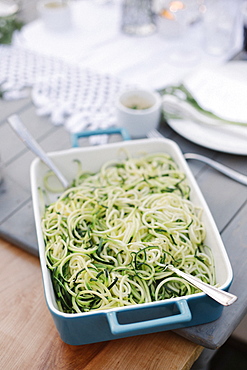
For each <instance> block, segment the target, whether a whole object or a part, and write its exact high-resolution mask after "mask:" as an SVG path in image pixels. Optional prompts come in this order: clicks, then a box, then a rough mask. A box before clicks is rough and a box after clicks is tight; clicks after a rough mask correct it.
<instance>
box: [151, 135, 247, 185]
mask: <svg viewBox="0 0 247 370" xmlns="http://www.w3.org/2000/svg"><path fill="white" fill-rule="evenodd" d="M147 137H149V138H164V136H163V135H162V134H161V133H160V132H159V131H157V130H151V131H149V132H148V134H147ZM184 158H185V159H196V160H197V161H200V162H203V163H206V164H207V165H208V166H210V167H212V168H214V169H215V170H217V171H219V172H221V173H223V174H224V175H225V176H228V177H230V178H231V179H233V180H235V181H237V182H239V183H240V184H243V185H247V176H246V175H243V174H242V173H240V172H237V171H235V170H233V169H232V168H230V167H227V166H225V165H224V164H221V163H219V162H217V161H214V160H213V159H210V158H208V157H205V156H204V155H200V154H195V153H184Z"/></svg>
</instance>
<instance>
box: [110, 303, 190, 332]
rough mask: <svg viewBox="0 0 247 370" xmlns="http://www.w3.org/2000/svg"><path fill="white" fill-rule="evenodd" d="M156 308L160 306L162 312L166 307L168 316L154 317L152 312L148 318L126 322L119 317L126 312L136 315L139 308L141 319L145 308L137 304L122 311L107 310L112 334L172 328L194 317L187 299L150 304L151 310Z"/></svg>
mask: <svg viewBox="0 0 247 370" xmlns="http://www.w3.org/2000/svg"><path fill="white" fill-rule="evenodd" d="M155 308H158V309H159V310H160V312H162V309H164V312H166V316H165V317H159V318H154V317H153V315H152V313H151V318H150V319H148V320H144V321H143V320H142V321H138V319H137V320H135V321H134V322H129V323H124V322H123V321H122V322H120V321H121V319H119V318H120V316H122V315H123V316H124V313H128V316H132V317H134V316H135V315H133V314H134V311H135V310H137V311H136V312H137V316H138V317H139V319H140V318H141V317H142V310H143V309H141V308H140V306H139V305H137V306H134V307H133V308H129V307H126V309H125V310H121V312H120V311H109V312H107V314H106V316H107V319H108V322H109V326H110V330H111V332H112V334H113V335H118V334H121V335H122V334H131V333H133V334H134V333H136V334H138V332H140V333H141V332H143V331H145V330H148V331H149V332H150V329H155V330H157V329H161V330H170V329H171V328H173V327H174V325H176V324H181V323H185V322H188V321H191V318H192V314H191V311H190V309H189V306H188V303H187V301H186V300H178V301H175V302H172V303H164V302H157V304H155V305H152V306H150V308H149V310H151V311H152V312H153V310H154V309H155ZM167 312H168V315H167ZM169 313H170V314H169Z"/></svg>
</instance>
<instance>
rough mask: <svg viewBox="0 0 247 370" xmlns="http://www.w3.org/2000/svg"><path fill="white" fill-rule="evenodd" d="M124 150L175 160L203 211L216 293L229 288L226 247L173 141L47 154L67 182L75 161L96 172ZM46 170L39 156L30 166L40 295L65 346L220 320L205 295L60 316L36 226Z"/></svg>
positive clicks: (217, 306)
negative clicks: (40, 285)
mask: <svg viewBox="0 0 247 370" xmlns="http://www.w3.org/2000/svg"><path fill="white" fill-rule="evenodd" d="M123 148H124V149H126V150H127V151H128V153H129V154H130V155H131V156H132V157H136V156H140V154H141V155H143V154H145V153H159V152H164V153H167V154H169V155H170V156H171V157H172V158H173V159H174V161H175V162H176V163H177V165H178V166H179V169H180V170H181V171H183V172H184V173H185V174H186V177H187V181H188V183H189V185H190V188H191V196H190V199H191V201H192V202H193V203H194V204H196V205H197V206H199V207H201V208H202V209H203V214H202V221H203V222H204V225H205V228H206V240H205V243H206V244H207V245H208V246H209V247H210V248H211V250H212V253H213V256H214V262H215V273H216V281H217V283H218V284H219V287H220V288H221V289H223V290H228V289H229V287H230V285H231V282H232V279H233V276H232V269H231V265H230V262H229V259H228V256H227V253H226V250H225V247H224V245H223V243H222V240H221V237H220V235H219V232H218V230H217V227H216V225H215V223H214V220H213V218H212V215H211V213H210V211H209V208H208V206H207V204H206V202H205V200H204V198H203V196H202V193H201V191H200V189H199V187H198V185H197V183H196V181H195V179H194V177H193V175H192V173H191V171H190V169H189V167H188V165H187V163H186V161H185V159H184V157H183V154H182V152H181V151H180V149H179V147H178V146H177V144H176V143H174V142H173V141H171V140H168V139H162V138H161V139H143V140H133V141H125V142H120V143H113V144H107V145H103V146H95V147H84V148H73V149H69V150H64V151H60V152H54V153H50V154H49V156H50V157H51V158H52V160H53V161H54V162H55V164H56V165H57V166H58V168H59V169H60V170H61V171H62V172H63V174H64V175H65V176H66V178H67V179H68V180H70V181H72V180H73V179H74V177H75V173H76V165H75V162H74V161H75V160H79V161H80V162H81V163H82V166H83V170H84V171H91V172H97V171H99V169H100V168H101V166H102V165H103V164H104V163H105V162H107V161H108V160H112V159H116V158H119V156H120V152H121V149H123ZM47 171H48V169H47V167H46V165H45V164H44V163H43V162H41V161H40V160H39V159H38V158H36V159H35V160H34V161H33V163H32V165H31V186H32V197H33V208H34V215H35V223H36V231H37V237H38V244H39V256H40V262H41V269H42V277H43V285H44V294H45V298H46V302H47V306H48V308H49V310H50V313H51V315H52V317H53V320H54V323H55V325H56V327H57V330H58V332H59V334H60V336H61V339H62V340H63V341H64V342H66V343H68V344H71V345H81V344H88V343H94V342H101V341H107V340H113V339H117V338H123V337H129V336H134V335H140V334H147V333H153V332H158V331H165V330H171V329H178V328H185V327H188V326H193V325H198V324H203V323H207V322H210V321H213V320H216V319H218V318H219V317H220V316H221V313H222V310H223V306H221V305H220V304H219V303H217V302H215V301H214V300H212V299H211V298H209V297H208V296H206V295H205V294H204V293H196V294H193V295H187V296H182V297H177V298H170V299H166V300H161V301H155V302H151V303H144V304H136V305H130V306H127V307H126V306H125V307H119V308H114V309H113V308H112V309H108V310H102V311H90V312H85V313H64V312H61V311H60V310H58V307H57V304H56V299H55V295H54V290H53V286H52V281H51V277H50V271H49V269H48V268H47V266H46V260H45V244H44V238H43V234H42V228H41V220H42V212H43V211H42V209H43V206H42V204H41V203H42V200H41V198H40V189H41V190H42V189H44V181H43V180H44V177H45V175H46V174H47ZM54 181H56V180H55V179H54ZM46 192H47V193H48V197H49V199H50V201H51V202H52V201H55V200H56V199H57V196H58V195H59V193H55V194H54V193H52V192H51V193H49V191H48V190H46Z"/></svg>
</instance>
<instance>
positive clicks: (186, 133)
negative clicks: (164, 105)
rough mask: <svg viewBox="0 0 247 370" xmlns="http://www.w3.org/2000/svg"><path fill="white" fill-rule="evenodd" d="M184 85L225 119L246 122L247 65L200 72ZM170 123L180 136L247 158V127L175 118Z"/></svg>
mask: <svg viewBox="0 0 247 370" xmlns="http://www.w3.org/2000/svg"><path fill="white" fill-rule="evenodd" d="M183 82H184V84H185V85H186V86H187V87H188V88H189V90H190V91H191V92H192V94H193V95H194V96H195V98H196V99H197V101H198V102H199V103H200V104H201V105H202V106H203V107H204V108H206V109H208V110H211V111H213V112H215V113H216V114H218V115H220V116H222V117H224V118H228V119H231V120H239V121H243V122H247V62H245V61H233V62H229V63H227V64H225V65H223V66H220V67H217V68H214V69H208V70H206V69H205V70H201V71H198V72H196V73H195V74H193V75H191V76H189V77H188V78H187V79H185V80H184V81H183ZM168 124H169V126H170V127H171V128H172V129H173V130H174V131H176V132H177V133H178V134H180V135H181V136H183V137H185V138H186V139H188V140H190V141H192V142H194V143H196V144H199V145H201V146H204V147H207V148H209V149H214V150H218V151H221V152H225V153H231V154H238V155H247V127H246V128H245V127H241V126H230V125H228V126H227V125H221V126H220V125H219V126H209V125H202V124H198V123H195V122H192V121H189V120H175V119H170V120H169V121H168Z"/></svg>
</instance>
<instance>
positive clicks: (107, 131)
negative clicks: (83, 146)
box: [71, 127, 131, 148]
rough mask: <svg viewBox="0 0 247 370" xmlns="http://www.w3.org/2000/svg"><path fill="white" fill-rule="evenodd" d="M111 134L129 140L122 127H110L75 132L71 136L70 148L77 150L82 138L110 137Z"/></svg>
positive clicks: (126, 132)
mask: <svg viewBox="0 0 247 370" xmlns="http://www.w3.org/2000/svg"><path fill="white" fill-rule="evenodd" d="M112 134H120V135H121V136H122V138H123V140H131V137H130V136H129V133H128V131H127V130H126V128H124V127H110V128H107V129H102V130H101V129H99V130H92V131H91V130H90V131H83V132H76V133H73V134H71V144H72V147H74V148H77V147H78V146H79V139H80V138H82V137H84V138H85V137H89V136H94V135H112Z"/></svg>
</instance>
